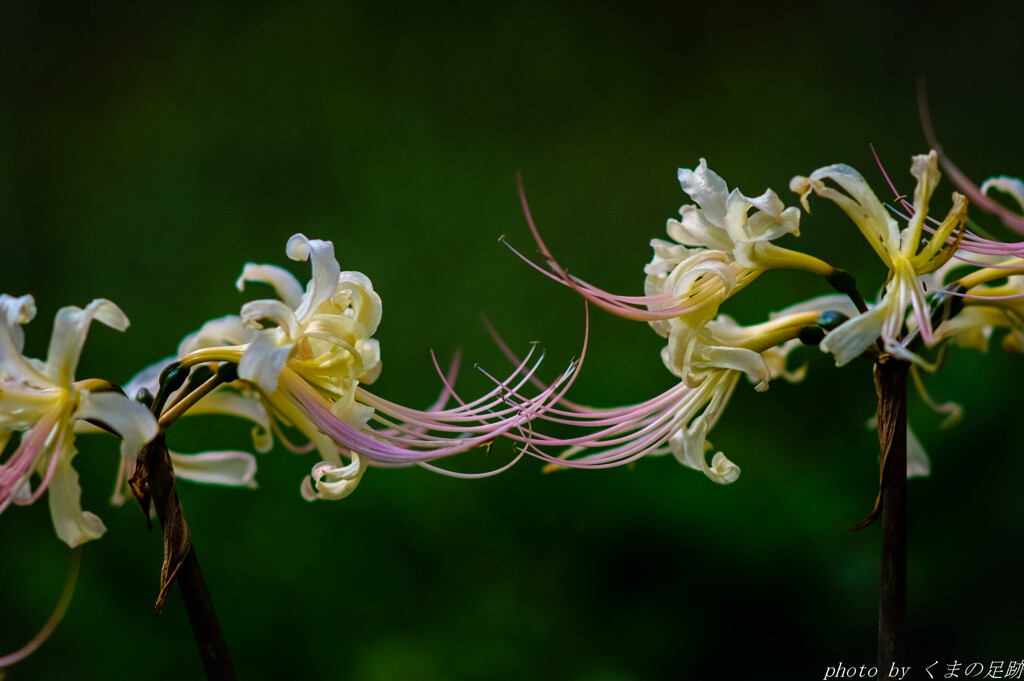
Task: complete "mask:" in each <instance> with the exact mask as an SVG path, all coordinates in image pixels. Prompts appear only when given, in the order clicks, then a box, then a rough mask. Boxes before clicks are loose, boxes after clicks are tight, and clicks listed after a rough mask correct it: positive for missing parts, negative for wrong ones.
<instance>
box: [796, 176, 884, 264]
mask: <svg viewBox="0 0 1024 681" xmlns="http://www.w3.org/2000/svg"><path fill="white" fill-rule="evenodd" d="M825 180H831V181H832V182H835V183H836V184H837V185H839V187H840V189H842V190H843V191H838V190H837V189H835V188H833V187H830V186H829V185H827V184H825ZM789 188H790V189H791V190H793V191H794V192H796V193H798V194H800V202H801V203H802V204H803V206H804V210H806V211H807V212H808V213H810V212H811V208H810V205H809V204H808V201H807V198H808V196H809V195H810V193H811V192H812V191H813V192H814V193H815V194H817V195H818V196H821V197H823V198H826V199H828V200H830V201H832V202H833V203H835V204H836V205H837V206H839V207H840V208H842V209H843V212H845V213H846V214H847V215H848V216H849V217H850V219H851V220H853V221H854V223H856V225H857V227H858V228H859V229H860V231H861V233H862V234H863V235H864V238H866V239H867V240H868V243H869V244H870V245H871V247H872V248H873V249H874V250H875V252H876V253H877V254H878V257H880V258H881V259H882V262H884V263H885V264H886V265H887V266H891V264H892V256H893V254H894V251H895V250H896V249H897V248H898V246H899V243H900V230H899V225H897V224H896V221H895V220H894V219H893V218H892V216H891V215H889V213H888V211H886V209H885V207H884V206H883V205H882V203H881V202H880V201H879V200H878V197H877V196H875V193H874V192H873V191H871V187H870V186H869V185H868V183H867V181H866V180H865V179H864V177H863V176H862V175H861V174H860V173H858V172H857V171H856V170H854V169H853V168H851V167H850V166H848V165H846V164H843V163H838V164H835V165H830V166H825V167H824V168H818V169H817V170H815V171H814V172H813V173H811V175H810V177H803V176H799V175H798V176H797V177H794V178H793V179H792V180H791V181H790V183H789Z"/></svg>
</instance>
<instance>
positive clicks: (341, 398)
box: [176, 234, 575, 499]
mask: <svg viewBox="0 0 1024 681" xmlns="http://www.w3.org/2000/svg"><path fill="white" fill-rule="evenodd" d="M288 255H289V257H291V258H292V259H294V260H307V259H308V260H311V261H312V271H313V273H312V278H311V280H310V282H309V284H308V286H306V288H305V290H304V291H303V287H302V286H301V285H300V284H299V283H298V281H297V280H296V279H295V278H294V277H293V276H292V275H291V274H290V273H288V272H287V271H285V270H283V269H281V268H278V267H275V266H273V265H252V264H250V265H246V266H245V269H244V270H243V272H242V276H241V277H240V278H239V280H238V282H237V285H238V287H239V288H242V287H243V286H244V284H245V282H253V281H259V282H263V283H267V284H270V285H271V286H272V287H273V288H274V289H275V291H276V292H277V294H278V295H279V297H280V300H258V301H254V302H251V303H247V304H246V305H244V306H243V307H242V312H241V315H240V316H239V317H224V318H221V319H217V320H213V321H211V322H208V323H207V324H206V325H204V327H203V329H201V330H200V331H199V332H197V333H195V334H193V335H191V336H189V337H188V338H186V340H185V341H183V343H182V345H181V347H180V348H179V357H178V359H177V360H176V361H177V363H178V364H179V365H180V366H181V367H182V368H186V369H190V368H191V367H195V366H197V365H203V364H216V363H228V364H234V365H237V366H238V380H235V381H233V382H232V383H230V384H229V385H227V386H221V387H220V388H217V389H216V390H215V391H213V392H211V393H209V394H208V395H206V396H204V397H202V398H201V399H199V400H198V401H197V402H196V403H195V405H194V406H195V407H197V408H201V407H202V405H203V404H204V401H207V400H210V399H211V398H215V397H216V396H217V395H218V394H221V393H222V392H223V391H232V392H230V393H228V394H230V395H233V399H232V400H231V402H230V403H228V402H225V403H224V404H220V405H207V408H206V411H208V412H210V413H214V412H218V410H222V411H220V413H225V414H229V415H232V416H244V417H245V418H249V419H250V420H252V421H253V422H255V423H257V425H258V426H260V429H258V430H257V431H256V432H257V435H263V434H265V433H267V432H268V430H273V431H274V432H275V433H276V434H277V435H278V436H279V439H280V440H281V441H282V442H283V443H284V444H286V445H287V446H289V448H291V449H293V450H295V451H309V450H310V449H313V448H315V449H316V450H317V452H318V453H319V454H320V457H321V462H320V463H318V464H316V465H315V466H314V467H313V470H312V474H311V475H310V476H309V477H307V478H305V479H304V480H303V483H302V486H301V490H302V494H303V496H304V497H306V498H307V499H315V498H321V499H341V498H344V497H345V496H347V495H348V494H350V493H351V492H352V491H353V490H354V489H355V488H356V486H357V485H358V484H359V482H360V480H361V479H362V476H363V474H364V473H365V471H366V468H367V466H368V464H369V462H370V461H373V462H376V463H378V464H381V465H411V464H418V465H422V466H424V467H428V468H430V469H431V470H436V471H438V472H442V473H449V472H447V471H443V470H440V469H438V468H436V467H433V466H431V465H430V464H429V463H428V462H430V461H433V460H435V459H438V458H441V457H445V456H450V455H454V454H458V453H461V452H465V451H468V450H470V449H473V448H476V447H485V446H487V445H488V444H489V443H490V442H492V441H493V440H494V439H495V438H497V437H498V436H500V435H504V434H507V433H509V432H510V431H518V430H520V429H522V428H524V427H525V425H526V423H527V422H528V421H529V420H530V419H531V418H533V417H534V416H535V415H536V414H537V413H539V412H540V411H541V410H542V409H543V408H544V406H545V404H546V403H548V402H550V401H551V400H553V399H557V398H558V397H559V394H557V390H558V388H560V387H561V386H562V385H564V384H567V383H571V380H572V379H573V378H574V377H575V371H573V370H572V368H570V370H569V371H567V372H565V373H564V374H563V375H562V376H561V377H560V378H559V380H558V381H557V382H556V383H555V384H554V385H553V386H552V387H551V388H550V389H548V390H547V391H546V392H542V393H541V394H539V395H537V396H536V397H534V398H531V399H529V400H526V402H525V404H520V405H510V404H508V403H507V401H506V399H505V395H506V394H507V393H508V391H509V390H514V389H518V388H519V387H521V386H522V384H523V383H524V382H526V381H528V380H529V379H530V378H531V377H532V376H533V373H534V372H535V371H536V370H537V367H538V364H539V360H538V361H537V362H536V363H533V364H532V365H529V364H528V363H524V364H522V365H520V366H519V367H518V368H517V370H516V372H514V373H513V374H512V376H510V377H509V378H508V379H506V380H505V381H503V382H500V383H499V384H498V386H497V387H496V388H495V390H493V391H491V392H490V393H488V394H487V395H485V396H483V397H481V398H478V399H476V400H473V401H472V402H469V403H461V404H460V405H459V406H457V407H454V408H445V404H446V399H447V398H445V399H442V400H440V401H439V402H438V403H437V404H435V405H434V406H433V407H432V408H430V409H429V410H426V411H421V410H416V409H411V408H408V407H405V406H402V405H399V404H395V403H393V402H390V401H388V400H385V399H383V398H380V397H378V396H376V395H374V394H372V393H370V392H369V391H367V390H366V389H365V388H364V387H363V386H364V385H366V384H369V383H372V382H373V380H375V379H376V377H377V375H378V374H379V372H380V349H379V345H378V343H377V341H376V339H374V338H372V337H371V336H372V334H373V333H374V332H375V331H376V329H377V325H378V323H379V322H380V318H381V302H380V297H379V296H378V295H377V294H376V293H375V292H374V290H373V286H372V284H371V283H370V280H369V279H368V278H367V277H366V276H365V275H363V274H360V273H358V272H342V271H341V268H340V267H339V265H338V263H337V261H336V260H335V258H334V246H333V244H331V242H329V241H319V240H314V239H307V238H306V237H305V236H303V235H301V234H297V235H295V236H293V237H292V238H291V239H290V240H289V242H288ZM268 324H269V325H268ZM442 379H443V380H445V381H446V383H445V391H444V392H443V393H442V395H443V396H451V395H452V394H453V393H452V392H451V386H450V384H449V380H451V379H445V378H444V376H442ZM566 387H567V386H566ZM563 392H564V390H563ZM257 403H258V405H259V409H255V408H253V405H255V404H257ZM264 417H266V419H267V420H266V423H267V424H269V427H268V426H266V425H264V423H265V422H264V420H263V419H264ZM278 423H281V424H284V425H287V426H290V427H293V428H295V429H297V430H298V431H299V432H300V433H301V434H302V435H303V436H304V437H305V438H306V439H307V440H308V441H309V447H308V448H306V449H301V448H298V447H294V446H293V445H290V444H289V443H288V441H287V439H286V438H285V437H284V433H283V432H282V430H281V428H280V427H279V426H278ZM267 439H268V440H269V436H267ZM520 456H522V455H521V454H520ZM518 458H519V457H517V459H518ZM494 472H497V471H494ZM449 474H451V475H455V476H457V477H465V475H463V474H460V473H449ZM475 475H477V474H473V475H470V476H469V477H474V476H475Z"/></svg>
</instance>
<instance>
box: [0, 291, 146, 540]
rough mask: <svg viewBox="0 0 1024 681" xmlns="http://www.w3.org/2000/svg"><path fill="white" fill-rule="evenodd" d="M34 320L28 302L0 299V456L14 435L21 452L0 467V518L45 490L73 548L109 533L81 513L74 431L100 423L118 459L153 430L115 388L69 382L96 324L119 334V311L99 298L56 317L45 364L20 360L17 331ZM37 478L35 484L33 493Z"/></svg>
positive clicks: (123, 323)
mask: <svg viewBox="0 0 1024 681" xmlns="http://www.w3.org/2000/svg"><path fill="white" fill-rule="evenodd" d="M35 313H36V309H35V301H34V300H33V299H32V296H22V297H20V298H14V297H11V296H8V295H6V294H2V295H0V369H2V371H0V452H2V451H3V450H4V449H6V448H7V445H8V444H9V442H10V439H11V438H12V436H13V435H14V433H17V432H20V433H22V435H21V442H20V444H19V446H18V447H17V448H16V449H15V451H14V452H13V453H11V454H10V455H9V456H8V457H7V458H6V460H4V461H3V463H2V464H0V512H2V511H3V510H5V509H6V508H7V507H8V506H9V505H10V504H11V503H12V502H13V503H15V504H29V503H32V502H34V501H35V500H37V499H38V498H39V497H40V496H42V494H43V493H44V492H46V491H47V490H49V495H48V498H49V503H50V514H51V516H52V518H53V525H54V528H55V529H56V531H57V536H58V537H60V538H61V539H62V540H63V541H64V542H65V543H66V544H68V546H72V547H74V546H77V545H79V544H81V543H83V542H86V541H89V540H91V539H96V538H98V537H100V536H102V535H103V533H104V532H105V531H106V527H105V526H104V525H103V521H101V520H100V519H99V517H98V516H96V515H95V514H93V513H90V512H89V511H83V510H82V505H81V495H82V490H81V487H80V486H79V484H78V473H76V472H75V469H74V467H73V466H72V460H73V459H74V457H75V454H76V453H77V450H76V449H75V430H76V427H81V426H85V425H86V424H88V423H98V424H102V427H103V428H104V429H106V430H111V431H113V432H116V433H117V434H118V435H120V437H121V439H122V442H121V453H122V455H123V457H125V458H132V457H134V456H135V454H136V453H137V452H138V451H139V449H141V447H142V446H143V445H144V444H145V443H146V442H148V441H149V440H151V439H152V438H153V437H154V436H155V435H156V432H157V424H156V421H155V420H154V418H153V415H152V414H151V413H150V412H149V411H148V410H147V409H146V408H145V407H143V406H142V405H140V404H138V403H136V402H133V401H131V400H129V399H128V398H127V397H125V396H124V395H123V394H121V393H120V392H119V391H118V389H117V388H116V386H114V385H113V384H111V383H108V382H106V381H102V380H98V379H93V380H86V381H76V380H75V377H74V375H75V371H76V369H77V368H78V361H79V358H80V356H81V353H82V346H83V345H84V343H85V338H86V334H87V333H88V330H89V326H90V324H91V323H92V322H93V321H94V320H95V321H98V322H100V323H102V324H105V325H107V326H109V327H111V328H114V329H117V330H119V331H123V330H125V329H126V328H127V327H128V318H127V317H126V316H125V314H124V313H123V312H122V311H121V310H120V308H118V307H117V306H116V305H114V303H112V302H110V301H109V300H103V299H98V300H94V301H92V302H91V303H90V304H89V305H87V306H86V307H85V309H82V308H78V307H64V308H61V309H60V310H58V312H57V317H56V319H55V320H54V323H53V333H52V335H51V338H50V347H49V352H48V353H47V357H46V361H45V362H41V361H39V360H35V359H31V358H27V357H25V356H24V355H23V354H22V350H23V347H24V332H23V330H22V328H21V327H22V326H23V325H24V324H27V323H28V322H30V321H31V320H32V319H33V318H34V317H35ZM34 477H38V481H37V482H36V483H35V486H34V488H33V478H34Z"/></svg>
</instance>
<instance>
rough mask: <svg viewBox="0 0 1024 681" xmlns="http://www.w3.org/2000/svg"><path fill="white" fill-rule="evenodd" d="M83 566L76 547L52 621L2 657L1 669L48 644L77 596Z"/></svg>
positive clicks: (72, 551)
mask: <svg viewBox="0 0 1024 681" xmlns="http://www.w3.org/2000/svg"><path fill="white" fill-rule="evenodd" d="M81 564H82V547H81V546H76V547H75V548H74V549H72V550H71V562H70V563H68V572H67V577H65V579H64V588H63V590H62V591H61V594H60V600H59V601H58V602H57V607H56V608H54V610H53V614H52V615H50V619H48V620H47V621H46V624H44V625H43V628H42V629H40V630H39V633H38V634H36V635H35V636H33V637H32V640H31V641H29V642H28V643H26V644H25V645H23V646H22V647H21V648H19V649H18V650H16V651H14V652H13V653H8V654H7V655H4V656H3V657H0V669H2V668H3V667H9V666H11V665H12V664H14V663H16V662H20V661H21V660H24V659H25V658H26V657H28V656H29V655H31V654H32V653H34V652H35V651H36V650H38V649H39V646H41V645H43V643H45V642H46V639H48V638H50V635H51V634H52V633H53V632H54V630H55V629H56V628H57V625H59V624H60V621H61V620H62V619H64V613H66V612H67V610H68V606H70V605H71V598H72V597H73V596H74V595H75V584H76V583H77V582H78V569H79V567H80V566H81Z"/></svg>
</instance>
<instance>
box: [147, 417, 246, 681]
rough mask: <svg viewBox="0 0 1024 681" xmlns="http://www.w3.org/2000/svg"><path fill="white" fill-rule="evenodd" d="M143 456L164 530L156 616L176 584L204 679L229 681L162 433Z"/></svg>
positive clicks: (223, 644) (227, 663) (224, 654)
mask: <svg viewBox="0 0 1024 681" xmlns="http://www.w3.org/2000/svg"><path fill="white" fill-rule="evenodd" d="M142 457H144V460H145V470H146V472H147V484H148V491H149V494H150V495H151V497H152V501H153V506H154V508H155V509H156V514H157V518H158V519H159V520H160V525H161V526H162V527H163V528H164V569H163V571H162V573H161V592H160V598H159V599H158V601H157V612H159V610H160V609H161V608H162V606H163V601H164V600H165V599H166V596H167V594H166V590H167V588H168V587H169V586H170V582H171V581H176V582H177V583H178V587H179V590H180V592H181V596H182V600H183V601H184V602H185V610H186V612H187V613H188V620H189V624H191V626H192V633H193V635H194V636H195V640H196V646H197V647H198V648H199V655H200V657H201V658H202V661H203V668H204V669H205V671H206V678H207V679H210V680H211V681H214V680H217V681H222V680H225V681H233V680H234V679H236V678H237V677H236V676H235V670H234V667H233V666H232V664H231V656H230V655H229V654H228V648H227V643H226V642H225V640H224V634H223V633H222V632H221V628H220V623H219V621H218V619H217V612H216V611H215V610H214V608H213V601H212V599H211V598H210V592H209V590H208V589H207V588H206V580H205V579H204V578H203V572H202V570H201V569H200V567H199V559H198V558H197V557H196V551H195V548H194V547H193V546H192V540H191V536H190V535H189V531H188V525H187V524H186V523H185V517H184V514H183V513H182V509H181V504H180V503H179V502H178V493H177V491H176V489H175V486H174V473H173V470H172V467H171V462H170V455H169V453H168V451H167V445H166V444H165V442H164V436H163V434H162V433H161V434H160V435H157V437H156V438H155V439H154V440H153V441H152V442H150V443H149V444H148V445H146V447H145V448H144V449H143V452H142ZM142 457H140V458H142Z"/></svg>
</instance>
